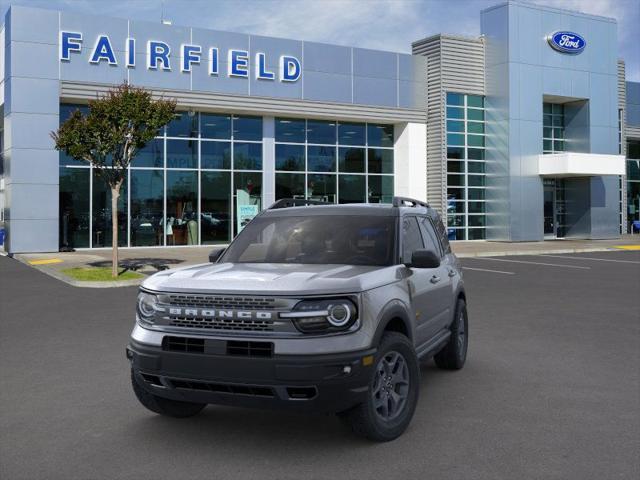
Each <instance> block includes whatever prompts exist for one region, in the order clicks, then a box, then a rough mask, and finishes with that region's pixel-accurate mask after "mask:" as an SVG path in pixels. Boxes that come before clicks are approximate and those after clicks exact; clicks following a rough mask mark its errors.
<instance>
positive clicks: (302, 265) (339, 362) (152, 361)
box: [127, 197, 468, 441]
mask: <svg viewBox="0 0 640 480" xmlns="http://www.w3.org/2000/svg"><path fill="white" fill-rule="evenodd" d="M319 203H320V202H313V201H310V200H292V199H285V200H280V201H278V202H276V203H275V204H274V205H273V206H271V207H270V208H269V209H268V210H265V211H264V212H262V213H261V214H260V215H258V216H257V217H256V218H254V219H253V220H252V221H251V222H250V223H249V224H248V225H247V226H246V227H245V228H244V229H243V230H242V232H241V233H240V234H239V235H238V236H237V237H236V239H235V240H234V241H233V242H232V243H231V245H229V247H228V248H226V249H222V248H221V249H217V250H214V251H213V252H211V255H210V258H209V260H210V263H208V264H203V265H197V266H193V267H186V268H180V269H175V270H166V271H163V272H159V273H157V274H155V275H153V276H151V277H149V278H148V279H147V280H146V281H145V282H144V283H143V284H142V287H141V289H140V294H139V296H138V301H137V314H136V325H135V328H134V329H133V332H132V333H131V340H130V343H129V346H128V347H127V357H128V358H129V359H130V361H131V380H132V383H133V390H134V392H135V394H136V396H137V397H138V399H139V400H140V402H141V403H142V404H143V405H144V406H145V407H147V408H148V409H149V410H152V411H154V412H156V413H159V414H163V415H170V416H174V417H188V416H192V415H195V414H197V413H198V412H200V411H201V410H202V409H203V408H204V407H205V406H206V404H209V403H214V404H226V405H240V406H247V407H285V408H289V409H292V410H298V411H314V412H331V413H337V414H338V415H339V417H340V418H342V419H344V421H345V422H346V423H347V424H348V425H349V426H350V427H351V428H352V429H353V430H354V431H355V432H356V433H358V434H361V435H363V436H365V437H367V438H370V439H372V440H377V441H388V440H392V439H394V438H396V437H397V436H399V435H400V434H401V433H402V432H403V431H404V430H405V429H406V428H407V425H408V424H409V422H410V421H411V418H412V416H413V413H414V410H415V408H416V404H417V401H418V393H419V391H420V378H419V377H420V368H419V363H418V362H419V360H421V359H426V358H430V357H434V358H435V362H436V364H437V365H438V367H440V368H444V369H449V370H457V369H460V368H462V366H463V365H464V362H465V359H466V354H467V342H468V334H467V332H468V329H467V309H466V295H465V291H464V285H463V281H462V272H461V269H460V265H459V262H458V260H457V258H456V257H455V255H454V254H453V253H452V252H451V248H450V247H449V242H448V240H447V235H446V229H445V227H444V225H443V224H442V221H441V220H440V217H439V215H438V214H437V212H436V211H435V210H433V209H432V208H430V207H429V206H428V205H426V204H424V203H422V202H419V201H417V200H412V199H406V198H401V197H395V198H394V199H393V203H392V204H391V205H388V204H387V205H381V204H378V205H328V204H319Z"/></svg>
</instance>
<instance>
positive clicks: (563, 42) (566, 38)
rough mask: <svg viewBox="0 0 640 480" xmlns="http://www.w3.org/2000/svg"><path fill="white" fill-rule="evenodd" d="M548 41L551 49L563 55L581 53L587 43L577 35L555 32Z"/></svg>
mask: <svg viewBox="0 0 640 480" xmlns="http://www.w3.org/2000/svg"><path fill="white" fill-rule="evenodd" d="M547 41H548V42H549V45H551V48H553V49H555V50H557V51H559V52H562V53H573V54H577V53H581V52H582V51H583V50H584V47H586V46H587V42H586V41H585V39H584V38H582V37H581V36H580V35H578V34H577V33H573V32H555V33H552V34H551V35H549V36H548V37H547Z"/></svg>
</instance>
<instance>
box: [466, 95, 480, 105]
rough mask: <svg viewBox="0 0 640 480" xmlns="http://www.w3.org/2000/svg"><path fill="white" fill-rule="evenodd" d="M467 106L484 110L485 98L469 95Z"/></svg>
mask: <svg viewBox="0 0 640 480" xmlns="http://www.w3.org/2000/svg"><path fill="white" fill-rule="evenodd" d="M467 106H468V107H477V108H484V97H481V96H478V95H467Z"/></svg>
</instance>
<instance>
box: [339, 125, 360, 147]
mask: <svg viewBox="0 0 640 480" xmlns="http://www.w3.org/2000/svg"><path fill="white" fill-rule="evenodd" d="M365 136H366V131H365V124H364V123H343V122H340V123H339V124H338V143H339V144H340V145H365V143H366V142H365Z"/></svg>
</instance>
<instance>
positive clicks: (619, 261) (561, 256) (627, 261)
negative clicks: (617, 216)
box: [540, 255, 640, 264]
mask: <svg viewBox="0 0 640 480" xmlns="http://www.w3.org/2000/svg"><path fill="white" fill-rule="evenodd" d="M540 256H541V257H550V258H570V259H571V260H593V261H596V262H615V263H637V264H640V262H637V261H635V260H615V259H613V258H593V257H570V256H568V255H540Z"/></svg>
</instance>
